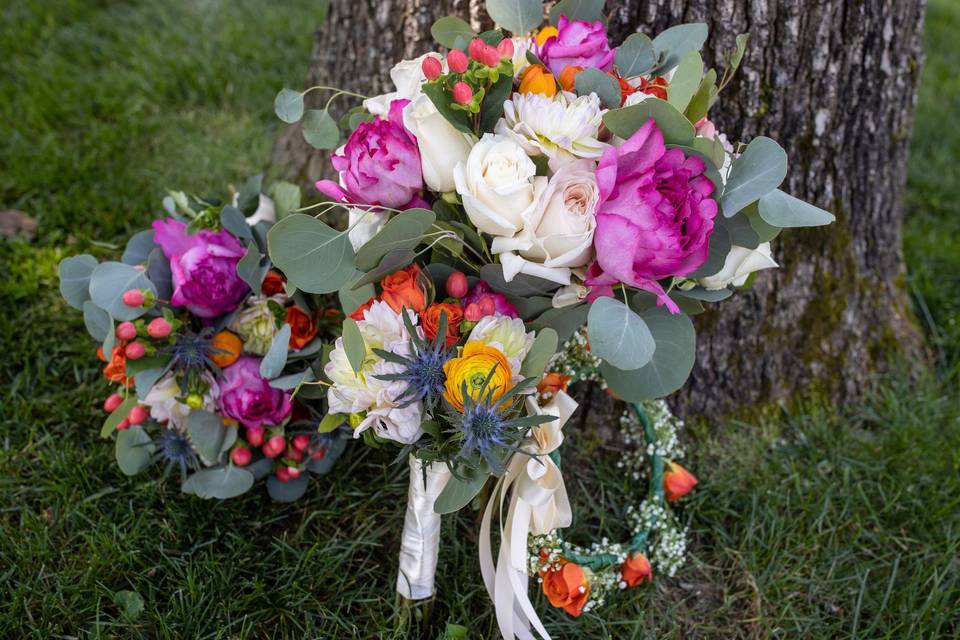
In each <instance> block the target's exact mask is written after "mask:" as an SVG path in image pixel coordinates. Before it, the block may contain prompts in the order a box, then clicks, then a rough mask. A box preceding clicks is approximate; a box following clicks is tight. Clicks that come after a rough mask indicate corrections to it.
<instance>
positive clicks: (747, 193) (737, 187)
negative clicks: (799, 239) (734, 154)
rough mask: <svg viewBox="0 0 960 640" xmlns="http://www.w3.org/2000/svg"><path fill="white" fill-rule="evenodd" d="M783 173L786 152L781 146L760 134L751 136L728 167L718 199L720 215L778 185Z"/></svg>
mask: <svg viewBox="0 0 960 640" xmlns="http://www.w3.org/2000/svg"><path fill="white" fill-rule="evenodd" d="M786 177H787V153H786V151H784V150H783V147H781V146H780V145H779V144H777V143H776V142H775V141H773V140H771V139H770V138H767V137H764V136H758V137H756V138H754V139H753V140H752V141H751V142H750V144H749V145H747V148H746V149H745V150H744V152H743V153H742V154H741V155H740V157H739V158H737V159H736V160H734V162H733V166H732V167H731V169H730V176H729V177H728V178H727V185H726V188H725V189H724V191H723V197H721V199H720V206H721V208H722V209H723V215H725V216H726V217H728V218H729V217H731V216H733V215H735V214H736V213H737V212H738V211H740V210H741V209H743V208H744V207H746V206H747V205H748V204H750V203H751V202H755V201H757V200H759V199H760V198H762V197H763V196H765V195H767V194H768V193H770V192H771V191H773V190H774V189H776V188H777V187H779V186H780V183H782V182H783V179H784V178H786ZM768 222H769V221H768ZM777 226H783V225H777Z"/></svg>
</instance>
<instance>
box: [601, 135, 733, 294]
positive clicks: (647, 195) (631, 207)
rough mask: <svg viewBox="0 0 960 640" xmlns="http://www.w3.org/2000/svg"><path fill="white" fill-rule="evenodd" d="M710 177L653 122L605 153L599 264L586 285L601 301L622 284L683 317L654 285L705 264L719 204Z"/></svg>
mask: <svg viewBox="0 0 960 640" xmlns="http://www.w3.org/2000/svg"><path fill="white" fill-rule="evenodd" d="M705 169H706V165H704V163H703V160H701V159H700V158H698V157H696V156H689V157H687V156H685V155H684V153H683V151H681V150H680V149H670V150H667V149H666V148H665V147H664V144H663V134H662V133H661V132H660V129H658V128H657V126H656V122H655V121H654V120H653V119H650V120H649V121H648V122H647V123H646V124H645V125H643V126H642V127H640V129H639V130H638V131H637V132H636V133H634V134H633V135H632V136H630V139H629V140H627V141H626V142H625V143H624V144H623V145H622V146H620V147H616V148H614V147H611V148H609V149H607V150H606V151H605V152H604V153H603V157H602V158H601V159H600V164H599V166H598V167H597V185H598V187H599V189H600V204H599V206H598V207H597V230H596V233H595V234H594V248H595V249H596V253H597V259H596V262H594V263H593V264H592V265H591V266H590V270H589V272H588V274H587V279H586V281H585V282H586V283H587V284H588V285H592V286H594V287H595V288H596V292H597V293H598V294H600V295H603V294H604V293H606V292H607V291H609V289H607V287H609V286H610V285H614V284H616V283H618V282H622V283H624V284H628V285H631V286H634V287H637V288H640V289H644V290H646V291H649V292H651V293H653V294H655V295H656V296H657V297H658V298H659V299H660V303H662V304H666V305H667V307H668V308H669V309H670V310H671V311H673V312H674V313H676V312H677V311H679V309H678V307H677V305H676V304H675V303H674V302H673V301H672V300H670V298H669V297H668V296H667V295H666V293H665V292H664V290H663V287H661V286H660V284H659V283H658V282H657V280H660V279H662V278H668V277H671V276H683V275H686V274H688V273H691V272H692V271H695V270H696V269H697V267H699V266H700V265H702V264H703V263H704V261H705V260H706V259H707V251H708V241H709V239H710V234H711V233H712V231H713V219H714V218H715V217H716V215H717V203H716V202H714V201H713V200H712V199H710V197H709V196H710V194H711V193H713V190H714V186H713V183H712V182H711V181H710V180H709V179H708V178H707V177H706V176H705V175H704V174H703V172H704V170H705Z"/></svg>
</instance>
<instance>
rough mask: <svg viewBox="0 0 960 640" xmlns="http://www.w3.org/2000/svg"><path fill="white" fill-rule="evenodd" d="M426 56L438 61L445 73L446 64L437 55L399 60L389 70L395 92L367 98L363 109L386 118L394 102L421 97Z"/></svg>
mask: <svg viewBox="0 0 960 640" xmlns="http://www.w3.org/2000/svg"><path fill="white" fill-rule="evenodd" d="M428 56H429V57H432V58H436V59H438V60H439V61H440V63H441V65H442V68H443V71H444V72H446V70H447V63H446V61H445V60H444V59H443V56H441V55H440V54H439V53H433V52H431V53H425V54H423V55H422V56H420V57H419V58H414V59H413V60H401V61H400V62H398V63H397V64H395V65H393V68H392V69H390V79H391V80H392V81H393V86H395V87H396V88H397V90H396V91H391V92H390V93H384V94H382V95H379V96H374V97H372V98H367V99H366V100H364V101H363V108H364V109H366V110H367V111H369V112H370V113H372V114H373V115H375V116H379V117H381V118H386V117H387V114H388V113H390V103H391V102H393V101H394V100H401V99H407V100H410V101H414V100H416V99H417V98H419V97H420V96H422V95H423V92H422V91H421V89H420V86H421V85H422V84H423V83H424V81H425V80H426V79H427V78H426V76H424V75H423V60H424V58H426V57H428Z"/></svg>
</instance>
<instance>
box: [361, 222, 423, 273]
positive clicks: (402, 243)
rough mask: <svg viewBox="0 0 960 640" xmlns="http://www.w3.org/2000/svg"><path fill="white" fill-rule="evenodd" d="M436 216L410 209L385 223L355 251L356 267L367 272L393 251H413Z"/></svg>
mask: <svg viewBox="0 0 960 640" xmlns="http://www.w3.org/2000/svg"><path fill="white" fill-rule="evenodd" d="M436 219H437V216H436V214H435V213H434V212H433V211H430V210H429V209H410V210H408V211H404V212H403V213H400V214H397V215H395V216H393V217H392V218H390V220H388V221H387V224H385V225H384V226H383V229H381V230H380V232H379V233H377V235H375V236H373V237H372V238H371V239H370V240H369V241H368V242H367V243H365V244H364V245H363V246H362V247H360V249H359V250H358V251H357V256H356V266H357V268H358V269H360V270H361V271H369V270H370V269H373V268H374V267H376V266H377V264H379V263H380V260H382V259H383V257H384V256H385V255H387V253H389V252H390V251H394V250H402V249H414V248H415V247H416V246H417V245H418V244H420V243H421V242H422V241H423V236H424V234H425V233H427V232H428V231H429V230H430V227H431V226H432V225H433V223H434V222H436Z"/></svg>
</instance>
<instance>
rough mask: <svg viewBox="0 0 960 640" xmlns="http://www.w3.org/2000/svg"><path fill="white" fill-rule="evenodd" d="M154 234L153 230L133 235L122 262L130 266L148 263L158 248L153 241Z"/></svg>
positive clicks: (124, 251)
mask: <svg viewBox="0 0 960 640" xmlns="http://www.w3.org/2000/svg"><path fill="white" fill-rule="evenodd" d="M153 234H154V230H153V229H144V230H143V231H138V232H137V233H135V234H133V236H132V237H131V238H130V240H128V241H127V247H126V249H124V250H123V255H122V256H121V257H120V262H122V263H124V264H130V265H137V264H143V263H144V262H146V261H147V258H148V257H149V256H150V252H151V251H153V250H154V249H156V248H157V243H156V242H154V241H153Z"/></svg>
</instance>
